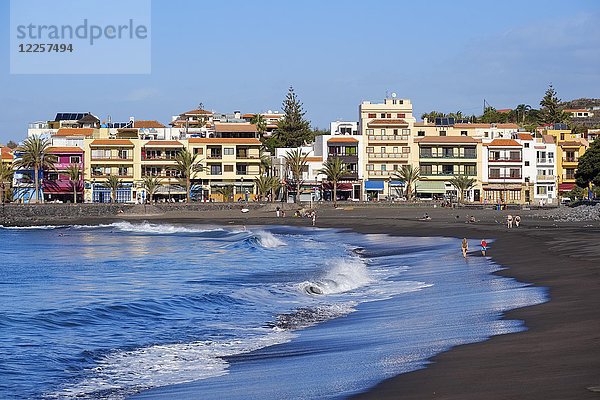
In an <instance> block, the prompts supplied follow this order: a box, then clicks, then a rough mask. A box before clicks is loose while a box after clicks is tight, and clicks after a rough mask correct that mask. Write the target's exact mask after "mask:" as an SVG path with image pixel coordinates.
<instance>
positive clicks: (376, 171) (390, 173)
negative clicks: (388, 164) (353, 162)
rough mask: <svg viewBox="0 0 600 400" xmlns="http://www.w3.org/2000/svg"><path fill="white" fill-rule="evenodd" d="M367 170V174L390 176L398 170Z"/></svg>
mask: <svg viewBox="0 0 600 400" xmlns="http://www.w3.org/2000/svg"><path fill="white" fill-rule="evenodd" d="M367 172H368V173H369V176H390V175H392V174H393V173H395V172H398V171H394V170H391V171H381V170H375V171H367Z"/></svg>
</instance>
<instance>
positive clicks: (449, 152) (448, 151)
mask: <svg viewBox="0 0 600 400" xmlns="http://www.w3.org/2000/svg"><path fill="white" fill-rule="evenodd" d="M442 155H443V157H444V158H452V157H454V149H453V148H452V147H444V148H443V149H442Z"/></svg>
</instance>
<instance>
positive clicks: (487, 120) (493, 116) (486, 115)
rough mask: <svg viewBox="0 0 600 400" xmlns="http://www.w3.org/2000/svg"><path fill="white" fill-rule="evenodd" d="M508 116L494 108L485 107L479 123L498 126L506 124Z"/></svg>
mask: <svg viewBox="0 0 600 400" xmlns="http://www.w3.org/2000/svg"><path fill="white" fill-rule="evenodd" d="M507 119H508V114H504V113H500V112H498V111H497V110H496V109H495V108H494V107H486V108H485V111H484V112H483V115H482V116H481V117H480V118H479V122H482V123H484V124H500V123H504V122H506V120H507Z"/></svg>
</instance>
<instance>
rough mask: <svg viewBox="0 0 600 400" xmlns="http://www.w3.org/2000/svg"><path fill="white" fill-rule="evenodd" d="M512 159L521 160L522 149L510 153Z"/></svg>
mask: <svg viewBox="0 0 600 400" xmlns="http://www.w3.org/2000/svg"><path fill="white" fill-rule="evenodd" d="M509 154H510V160H511V161H521V152H520V151H511V152H510V153H509Z"/></svg>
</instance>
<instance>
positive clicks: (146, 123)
mask: <svg viewBox="0 0 600 400" xmlns="http://www.w3.org/2000/svg"><path fill="white" fill-rule="evenodd" d="M133 127H134V128H138V129H140V128H141V129H145V128H166V126H164V125H163V124H161V123H160V122H158V121H156V120H139V121H134V123H133Z"/></svg>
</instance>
